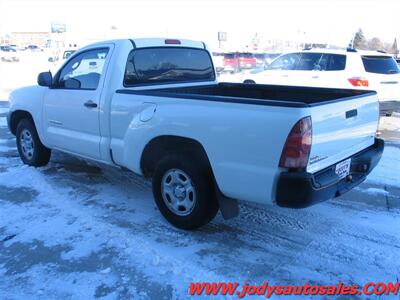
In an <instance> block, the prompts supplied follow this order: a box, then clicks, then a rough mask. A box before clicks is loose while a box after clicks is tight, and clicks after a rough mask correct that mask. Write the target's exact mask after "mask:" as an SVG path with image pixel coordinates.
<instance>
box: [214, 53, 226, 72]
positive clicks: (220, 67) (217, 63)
mask: <svg viewBox="0 0 400 300" xmlns="http://www.w3.org/2000/svg"><path fill="white" fill-rule="evenodd" d="M212 55H213V56H212V57H213V61H214V67H215V70H216V71H217V73H218V74H219V73H221V72H223V71H224V54H223V53H221V52H213V54H212Z"/></svg>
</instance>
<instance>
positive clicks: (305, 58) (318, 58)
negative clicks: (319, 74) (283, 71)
mask: <svg viewBox="0 0 400 300" xmlns="http://www.w3.org/2000/svg"><path fill="white" fill-rule="evenodd" d="M324 64H325V65H326V62H325V60H323V55H322V53H303V54H302V55H301V59H300V62H299V64H298V65H297V68H296V70H298V71H321V70H322V69H323V68H325V66H324Z"/></svg>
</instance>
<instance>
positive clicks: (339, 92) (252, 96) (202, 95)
mask: <svg viewBox="0 0 400 300" xmlns="http://www.w3.org/2000/svg"><path fill="white" fill-rule="evenodd" d="M117 92H119V93H132V94H146V95H154V96H167V97H174V98H185V99H196V100H208V101H223V102H232V103H244V104H257V105H273V106H289V107H310V106H316V105H320V104H326V103H327V102H328V103H332V102H337V101H344V100H349V99H351V98H358V97H360V96H366V95H367V94H371V95H372V94H375V93H376V92H373V91H366V90H351V89H332V88H311V87H298V86H281V85H263V84H243V83H219V84H214V85H202V86H191V87H180V88H165V89H152V90H141V91H133V90H119V91H117Z"/></svg>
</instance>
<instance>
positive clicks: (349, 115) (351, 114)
mask: <svg viewBox="0 0 400 300" xmlns="http://www.w3.org/2000/svg"><path fill="white" fill-rule="evenodd" d="M355 116H357V109H352V110H348V111H346V119H350V118H352V117H355Z"/></svg>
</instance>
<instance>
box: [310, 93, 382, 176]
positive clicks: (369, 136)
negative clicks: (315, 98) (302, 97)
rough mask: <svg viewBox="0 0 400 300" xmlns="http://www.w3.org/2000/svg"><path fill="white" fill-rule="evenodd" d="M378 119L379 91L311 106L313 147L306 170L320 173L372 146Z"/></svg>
mask: <svg viewBox="0 0 400 300" xmlns="http://www.w3.org/2000/svg"><path fill="white" fill-rule="evenodd" d="M378 119H379V103H378V98H377V95H376V94H370V93H368V94H366V95H361V96H355V97H350V98H348V100H339V101H336V102H330V103H325V104H324V103H322V104H320V105H315V106H312V107H311V120H312V146H311V153H310V158H309V162H308V166H307V171H308V172H311V173H314V172H317V171H319V170H321V169H324V168H326V167H329V166H331V165H334V164H336V163H338V162H340V161H342V160H344V159H346V158H347V157H349V156H351V155H353V154H355V153H357V152H359V151H361V150H363V149H365V148H367V147H368V146H370V145H372V144H373V143H374V138H375V133H376V130H377V126H378Z"/></svg>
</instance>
